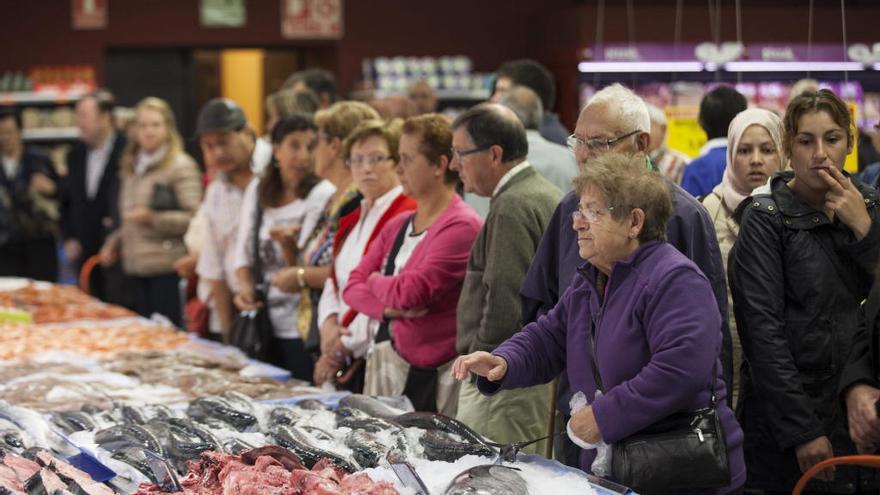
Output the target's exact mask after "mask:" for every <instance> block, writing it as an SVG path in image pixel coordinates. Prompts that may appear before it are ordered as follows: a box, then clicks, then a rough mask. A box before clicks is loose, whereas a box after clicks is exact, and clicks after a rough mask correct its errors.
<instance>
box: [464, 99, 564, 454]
mask: <svg viewBox="0 0 880 495" xmlns="http://www.w3.org/2000/svg"><path fill="white" fill-rule="evenodd" d="M528 151H529V146H528V140H527V138H526V130H525V128H524V127H523V125H522V123H521V122H520V121H519V118H517V116H516V114H514V113H513V111H511V110H510V109H509V108H506V107H503V106H501V105H497V104H482V105H478V106H476V107H474V108H472V109H471V110H468V111H467V112H465V113H463V114H462V115H460V116H459V117H458V118H457V119H456V120H455V122H454V123H453V124H452V163H451V168H452V169H453V170H457V171H458V172H459V175H460V177H461V181H462V182H463V183H464V189H465V191H467V192H472V193H474V194H477V195H479V196H483V197H488V198H491V201H490V204H489V214H488V216H487V218H486V223H485V224H484V225H483V228H482V229H481V230H480V233H479V234H478V235H477V239H476V240H475V241H474V245H473V248H472V249H471V253H470V257H469V258H468V264H467V272H466V274H465V279H464V285H463V286H462V290H461V296H460V298H459V300H458V307H457V315H456V318H457V321H456V329H457V335H456V350H457V351H458V353H459V354H470V353H472V352H474V351H488V352H491V351H492V350H493V349H495V347H496V346H497V345H498V344H500V343H502V342H504V341H505V340H507V338H508V337H510V336H511V335H513V334H514V333H515V332H517V331H518V330H519V329H520V328H522V320H521V318H520V316H521V307H520V301H519V297H518V295H519V294H518V293H519V288H520V286H521V285H522V282H523V276H524V275H525V273H526V270H527V269H528V267H529V261H530V260H531V259H532V256H534V254H535V249H536V248H537V247H538V243H539V242H540V240H541V236H542V235H543V233H544V230H545V229H546V227H547V223H548V222H549V220H550V216H551V215H552V214H553V209H554V208H555V207H556V203H557V202H558V201H559V198H560V197H562V192H561V191H560V190H559V189H557V188H556V186H554V185H553V184H551V183H550V182H548V181H547V179H545V178H543V177H542V176H541V175H540V174H539V173H538V172H537V171H536V170H535V169H534V168H533V167H532V166H531V165H530V164H529V162H528V161H527V160H526V155H527V154H528ZM551 393H552V389H551V385H549V384H548V385H539V386H536V387H529V388H524V389H517V390H505V391H501V392H499V393H497V394H495V395H492V396H491V397H483V396H482V395H481V394H480V392H479V391H478V390H477V387H476V385H475V384H474V383H473V382H465V383H463V384H462V386H461V390H460V393H459V402H458V415H457V418H458V419H459V420H460V421H462V422H464V423H465V424H467V425H469V426H470V427H471V428H473V429H474V430H476V431H477V432H479V433H480V434H482V435H484V436H486V437H488V438H490V439H492V440H494V441H496V442H502V443H510V442H519V441H523V440H532V439H536V438H540V437H542V436H544V435H546V429H547V420H548V415H547V413H548V404H549V403H550V400H551V399H550V397H551ZM542 443H543V442H542ZM543 451H544V446H543V445H540V444H535V445H533V446H532V447H531V450H530V452H532V453H538V452H541V453H543Z"/></svg>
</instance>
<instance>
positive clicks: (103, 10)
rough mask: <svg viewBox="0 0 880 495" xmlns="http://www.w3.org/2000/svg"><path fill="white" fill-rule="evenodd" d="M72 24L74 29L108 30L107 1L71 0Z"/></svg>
mask: <svg viewBox="0 0 880 495" xmlns="http://www.w3.org/2000/svg"><path fill="white" fill-rule="evenodd" d="M70 23H71V26H72V27H73V29H106V28H107V0H71V2H70Z"/></svg>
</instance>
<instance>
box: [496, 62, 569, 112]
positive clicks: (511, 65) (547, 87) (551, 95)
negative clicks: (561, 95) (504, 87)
mask: <svg viewBox="0 0 880 495" xmlns="http://www.w3.org/2000/svg"><path fill="white" fill-rule="evenodd" d="M498 77H509V78H510V80H511V81H513V84H514V85H518V86H526V87H527V88H530V89H531V90H532V91H534V92H535V93H537V94H538V96H539V97H541V104H542V105H544V110H545V111H548V112H549V111H550V110H551V109H552V108H553V105H555V104H556V80H555V79H554V78H553V73H551V72H550V71H549V70H547V68H546V67H544V66H543V65H541V64H540V63H538V62H536V61H535V60H532V59H529V58H523V59H519V60H511V61H509V62H504V63H503V64H501V67H499V68H498Z"/></svg>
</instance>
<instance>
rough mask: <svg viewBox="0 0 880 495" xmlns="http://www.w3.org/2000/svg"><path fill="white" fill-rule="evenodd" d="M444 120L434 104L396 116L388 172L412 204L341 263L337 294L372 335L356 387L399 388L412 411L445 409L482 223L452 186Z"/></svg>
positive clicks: (374, 391) (453, 404) (452, 396)
mask: <svg viewBox="0 0 880 495" xmlns="http://www.w3.org/2000/svg"><path fill="white" fill-rule="evenodd" d="M451 146H452V128H451V126H450V122H449V119H447V118H446V117H444V116H443V115H440V114H436V113H433V114H426V115H422V116H419V117H412V118H409V119H407V120H406V122H405V123H404V124H403V134H402V135H401V137H400V161H398V163H397V175H398V176H399V177H400V183H401V185H402V186H403V192H404V194H406V195H407V196H409V197H411V198H413V199H414V200H415V201H416V203H417V204H418V206H417V208H416V211H415V213H412V212H407V213H403V214H401V215H398V216H397V217H395V218H394V220H392V221H390V222H389V223H388V224H387V225H386V226H385V228H383V229H382V232H381V233H380V234H379V237H378V238H377V239H376V242H374V243H373V245H372V246H371V247H370V249H369V250H368V251H367V253H366V255H365V256H364V258H363V259H362V260H361V263H360V264H359V265H358V267H357V268H356V269H355V270H354V271H352V272H351V275H350V276H349V278H348V285H347V286H346V287H345V291H344V292H343V297H344V298H345V301H346V302H348V303H349V304H350V305H351V307H352V308H354V309H356V310H357V311H360V312H361V313H364V314H366V315H367V316H369V317H370V318H371V321H370V326H371V328H370V333H371V334H373V335H376V343H375V345H374V347H373V349H372V351H371V352H370V354H369V358H368V359H367V369H366V378H365V380H366V384H365V386H364V393H366V394H369V395H406V396H407V397H409V399H410V401H411V402H412V403H413V406H414V407H415V409H416V410H417V411H432V412H436V411H439V412H441V413H443V414H445V415H447V416H450V417H455V413H456V409H457V405H458V388H459V387H458V382H457V381H456V380H455V379H453V378H452V377H451V376H450V375H449V373H448V369H449V367H450V366H451V365H452V359H453V358H454V357H455V356H456V352H455V335H456V331H455V329H456V306H457V302H458V298H459V294H460V293H461V288H462V283H463V281H464V275H465V271H466V269H467V261H468V256H469V254H470V250H471V247H472V245H473V243H474V239H476V237H477V233H478V232H479V231H480V228H481V227H482V225H483V221H482V219H481V218H480V216H479V215H478V214H477V213H476V212H475V211H474V209H473V208H471V207H470V206H468V205H467V204H466V203H465V202H464V201H463V200H462V199H461V197H460V196H459V195H458V194H457V193H456V192H455V189H456V186H457V185H458V184H459V178H458V173H456V172H455V171H453V170H451V169H450V168H449V165H450V161H451V158H452V156H451V155H452V153H451V151H450V149H451Z"/></svg>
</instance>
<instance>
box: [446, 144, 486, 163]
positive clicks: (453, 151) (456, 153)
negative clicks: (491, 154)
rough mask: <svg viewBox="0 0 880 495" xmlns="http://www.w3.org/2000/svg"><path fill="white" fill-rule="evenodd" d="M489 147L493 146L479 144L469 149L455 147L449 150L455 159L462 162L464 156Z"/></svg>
mask: <svg viewBox="0 0 880 495" xmlns="http://www.w3.org/2000/svg"><path fill="white" fill-rule="evenodd" d="M489 148H491V146H482V147H480V146H478V147H476V148H471V149H469V150H457V149H455V148H449V152H450V153H451V154H452V160H453V161H456V162H460V161H461V159H462V158H464V157H466V156H468V155H473V154H474V153H479V152H481V151H486V150H488V149H489Z"/></svg>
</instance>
